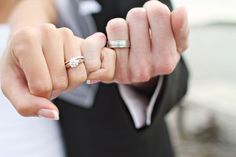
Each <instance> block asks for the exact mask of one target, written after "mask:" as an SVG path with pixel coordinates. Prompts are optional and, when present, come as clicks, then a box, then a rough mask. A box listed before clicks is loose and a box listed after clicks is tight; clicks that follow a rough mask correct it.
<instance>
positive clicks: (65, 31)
mask: <svg viewBox="0 0 236 157" xmlns="http://www.w3.org/2000/svg"><path fill="white" fill-rule="evenodd" d="M59 30H60V31H61V33H62V35H63V36H64V37H65V38H70V37H73V36H74V33H73V32H72V30H70V29H69V28H66V27H63V28H60V29H59Z"/></svg>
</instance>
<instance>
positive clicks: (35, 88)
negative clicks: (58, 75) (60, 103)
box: [29, 81, 52, 98]
mask: <svg viewBox="0 0 236 157" xmlns="http://www.w3.org/2000/svg"><path fill="white" fill-rule="evenodd" d="M29 87H30V91H31V93H32V94H33V95H36V96H42V97H46V98H50V96H51V92H52V85H51V84H50V83H47V82H44V81H34V83H33V84H30V85H29Z"/></svg>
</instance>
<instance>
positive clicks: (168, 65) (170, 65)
mask: <svg viewBox="0 0 236 157" xmlns="http://www.w3.org/2000/svg"><path fill="white" fill-rule="evenodd" d="M158 65H159V66H158V67H157V69H158V71H159V73H161V74H167V75H168V74H171V73H172V72H173V71H174V69H175V66H176V64H175V63H174V62H173V59H168V60H165V61H164V62H162V63H161V64H158Z"/></svg>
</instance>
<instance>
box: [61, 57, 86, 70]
mask: <svg viewBox="0 0 236 157" xmlns="http://www.w3.org/2000/svg"><path fill="white" fill-rule="evenodd" d="M81 63H84V57H83V56H78V57H73V58H71V59H70V60H68V61H67V62H65V66H66V68H67V69H69V68H76V67H78V66H79V65H80V64H81Z"/></svg>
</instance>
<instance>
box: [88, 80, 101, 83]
mask: <svg viewBox="0 0 236 157" xmlns="http://www.w3.org/2000/svg"><path fill="white" fill-rule="evenodd" d="M99 82H100V81H99V80H87V84H95V83H99Z"/></svg>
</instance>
